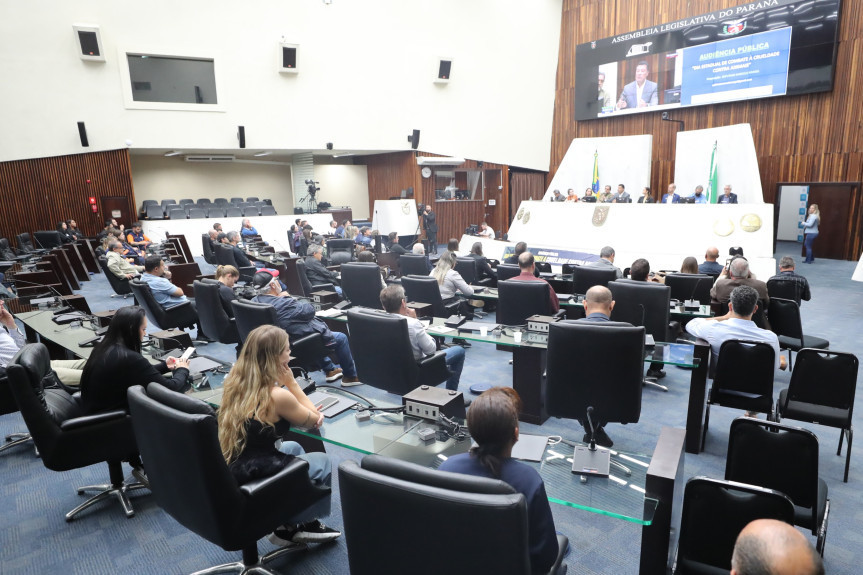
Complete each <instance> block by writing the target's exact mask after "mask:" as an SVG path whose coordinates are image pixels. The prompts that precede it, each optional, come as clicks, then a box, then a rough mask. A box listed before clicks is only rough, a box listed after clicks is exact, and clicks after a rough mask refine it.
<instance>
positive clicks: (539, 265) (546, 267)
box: [534, 262, 551, 274]
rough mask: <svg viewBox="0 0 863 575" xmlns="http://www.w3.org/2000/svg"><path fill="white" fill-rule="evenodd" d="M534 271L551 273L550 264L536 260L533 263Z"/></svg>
mask: <svg viewBox="0 0 863 575" xmlns="http://www.w3.org/2000/svg"><path fill="white" fill-rule="evenodd" d="M534 266H535V269H536V271H538V272H539V273H541V274H550V273H551V264H550V263H548V262H536V263H535V264H534Z"/></svg>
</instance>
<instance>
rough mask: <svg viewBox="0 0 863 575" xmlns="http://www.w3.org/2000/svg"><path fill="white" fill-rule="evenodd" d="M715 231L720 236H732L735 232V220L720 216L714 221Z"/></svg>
mask: <svg viewBox="0 0 863 575" xmlns="http://www.w3.org/2000/svg"><path fill="white" fill-rule="evenodd" d="M713 233H714V234H716V235H717V236H720V237H723V238H724V237H725V236H730V235H731V234H733V233H734V222H732V221H731V219H730V218H720V219H718V220H716V221H715V222H713Z"/></svg>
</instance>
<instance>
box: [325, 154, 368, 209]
mask: <svg viewBox="0 0 863 575" xmlns="http://www.w3.org/2000/svg"><path fill="white" fill-rule="evenodd" d="M315 181H317V182H320V183H319V184H318V187H319V188H321V191H320V192H318V198H317V199H318V201H319V202H329V203H331V204H332V205H333V207H340V206H350V207H351V209H352V210H353V215H354V219H355V220H365V219H368V217H369V175H368V170H367V168H366V166H348V165H337V164H329V165H325V164H322V165H317V166H315Z"/></svg>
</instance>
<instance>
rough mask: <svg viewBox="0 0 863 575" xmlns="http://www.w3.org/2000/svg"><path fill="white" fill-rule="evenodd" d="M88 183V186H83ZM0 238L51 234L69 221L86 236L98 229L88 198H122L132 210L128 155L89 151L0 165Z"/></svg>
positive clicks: (98, 218)
mask: <svg viewBox="0 0 863 575" xmlns="http://www.w3.org/2000/svg"><path fill="white" fill-rule="evenodd" d="M88 180H89V183H88ZM0 194H2V197H3V202H0V234H2V236H4V237H7V238H13V239H14V237H15V235H17V234H20V233H24V232H31V233H32V232H34V231H38V230H53V229H55V228H56V226H57V223H58V222H60V221H61V220H66V219H70V218H71V219H74V220H75V221H76V222H77V223H78V227H79V228H80V229H81V230H82V231H83V232H84V234H85V235H88V236H94V235H96V234H97V233H98V232H99V231H101V229H102V221H103V219H104V218H103V216H102V214H94V213H93V212H92V210H91V209H90V203H89V201H88V198H89V197H91V196H92V197H95V198H96V201H97V205H98V201H99V198H100V196H102V195H109V196H125V197H127V198H128V201H129V205H130V207H131V213H135V210H134V205H135V204H134V201H135V198H134V191H133V189H132V176H131V167H130V163H129V151H128V150H127V149H125V148H124V149H122V150H112V151H108V152H92V153H87V154H73V155H69V156H56V157H50V158H35V159H30V160H18V161H14V162H0Z"/></svg>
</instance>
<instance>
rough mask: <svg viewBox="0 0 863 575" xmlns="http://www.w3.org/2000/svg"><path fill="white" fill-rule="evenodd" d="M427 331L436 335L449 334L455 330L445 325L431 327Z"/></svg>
mask: <svg viewBox="0 0 863 575" xmlns="http://www.w3.org/2000/svg"><path fill="white" fill-rule="evenodd" d="M426 331H430V332H434V333H449V332H451V331H455V329H454V328H451V327H447V326H445V325H430V326H428V327H427V328H426Z"/></svg>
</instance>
